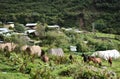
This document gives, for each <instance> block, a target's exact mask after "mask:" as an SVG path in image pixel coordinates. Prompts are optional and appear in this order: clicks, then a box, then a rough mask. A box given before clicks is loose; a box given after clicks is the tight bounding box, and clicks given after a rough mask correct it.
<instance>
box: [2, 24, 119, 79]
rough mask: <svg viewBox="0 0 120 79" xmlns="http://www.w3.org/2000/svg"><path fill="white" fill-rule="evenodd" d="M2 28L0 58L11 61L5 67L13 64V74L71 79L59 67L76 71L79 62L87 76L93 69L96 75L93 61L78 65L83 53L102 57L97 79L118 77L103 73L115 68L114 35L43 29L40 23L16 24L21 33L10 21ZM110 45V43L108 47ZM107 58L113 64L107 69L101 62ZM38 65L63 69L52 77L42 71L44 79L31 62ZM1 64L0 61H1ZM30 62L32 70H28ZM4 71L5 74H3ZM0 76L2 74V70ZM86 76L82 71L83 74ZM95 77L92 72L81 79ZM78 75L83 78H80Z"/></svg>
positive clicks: (51, 27) (33, 77) (57, 28)
mask: <svg viewBox="0 0 120 79" xmlns="http://www.w3.org/2000/svg"><path fill="white" fill-rule="evenodd" d="M2 25H3V26H4V27H1V28H0V35H1V40H0V41H1V43H0V48H1V56H5V60H6V58H8V60H7V61H9V62H11V63H9V64H12V63H13V65H14V66H18V67H17V68H15V67H13V69H14V68H15V70H14V72H16V71H17V72H20V73H22V74H26V75H27V76H29V74H30V73H33V76H29V77H32V79H37V78H38V79H41V78H50V79H52V78H55V77H57V76H60V75H59V74H61V76H63V79H64V77H66V76H68V75H70V76H69V77H66V78H70V79H71V78H74V77H75V76H71V75H72V74H73V72H75V71H70V70H69V69H68V70H66V69H64V68H65V67H63V66H64V64H68V65H69V64H70V63H71V66H72V67H71V68H76V67H75V66H78V65H77V64H76V62H77V63H78V64H79V65H80V63H82V64H83V65H84V66H85V69H86V68H89V67H90V68H89V69H90V71H91V72H90V73H93V72H94V70H96V72H97V73H98V68H99V67H98V66H96V65H94V62H93V63H92V62H90V66H87V65H85V64H84V63H83V62H82V61H83V60H84V56H83V58H82V56H81V55H82V54H86V56H87V55H88V56H90V55H91V56H94V57H100V58H102V61H103V63H102V66H101V67H100V72H99V73H101V72H102V71H105V72H106V73H104V74H100V75H99V76H96V77H97V79H100V76H101V77H105V78H109V77H111V78H117V76H116V75H119V74H117V73H115V72H118V71H114V70H113V71H109V70H108V71H106V69H108V68H111V66H112V67H113V68H114V67H116V65H115V62H116V63H117V62H119V58H120V53H119V45H120V42H119V40H118V39H116V37H115V35H112V34H111V35H109V34H102V33H101V34H100V33H97V32H88V31H84V30H82V31H80V30H79V29H77V28H63V27H60V26H59V25H46V26H43V25H42V24H41V23H27V24H26V25H23V24H17V26H18V27H20V28H22V30H21V29H17V30H16V24H14V22H8V23H7V24H2ZM23 28H24V29H23ZM113 39H114V40H113ZM111 42H113V43H112V44H111ZM116 43H117V44H116ZM115 45H116V46H115ZM20 52H21V53H20ZM24 52H26V53H24ZM109 57H111V58H112V60H113V63H110V66H109V64H106V63H105V62H106V61H108V60H109ZM0 58H1V57H0ZM11 58H12V59H11ZM18 58H19V59H18ZM1 59H2V60H3V58H1ZM16 59H18V60H16ZM73 59H74V60H73ZM28 60H30V61H28ZM79 60H80V61H79ZM112 60H111V62H112ZM56 61H57V62H56ZM38 62H39V63H42V66H43V68H44V67H45V65H48V66H49V67H53V66H51V65H50V64H54V65H56V67H57V66H58V67H59V66H62V65H63V66H62V67H63V68H62V71H61V72H58V73H56V76H53V74H51V75H49V73H47V72H46V71H44V72H45V73H46V74H47V75H49V76H50V77H49V76H48V77H47V76H46V75H45V74H42V71H41V70H40V71H36V68H35V67H37V66H35V65H34V64H33V63H36V65H39V64H38ZM51 62H53V63H51ZM84 62H86V61H84ZM1 63H3V62H2V61H1ZM30 63H31V65H32V67H29V65H30ZM25 64H26V65H25ZM81 67H82V66H81ZM3 68H4V67H3ZM38 68H39V67H38ZM67 68H69V66H67ZM31 69H32V70H31ZM34 70H35V71H34ZM49 71H51V70H49ZM84 71H86V70H84V69H83V72H84ZM4 72H5V73H8V72H7V71H4ZM36 72H39V73H36ZM54 72H56V69H54V70H53V73H54ZM76 72H79V71H76ZM76 72H75V73H76ZM1 73H2V74H4V73H3V70H2V72H1ZM90 73H88V71H86V75H87V74H90ZM95 74H96V73H95V72H94V73H93V74H91V75H89V76H86V77H85V78H90V77H95ZM112 74H113V76H112ZM74 75H76V74H74ZM107 75H111V76H107ZM80 76H81V77H82V76H83V77H84V75H80ZM3 77H4V76H3ZM78 77H79V76H78ZM13 78H14V76H13ZM16 78H17V77H16ZM27 78H28V77H27ZM76 78H77V76H76ZM76 78H75V79H76ZM118 78H119V76H118ZM18 79H19V78H18ZM90 79H91V78H90Z"/></svg>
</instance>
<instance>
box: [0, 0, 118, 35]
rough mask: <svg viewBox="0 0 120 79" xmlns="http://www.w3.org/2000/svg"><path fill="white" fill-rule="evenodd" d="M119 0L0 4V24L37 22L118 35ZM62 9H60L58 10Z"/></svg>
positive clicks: (12, 0) (7, 0)
mask: <svg viewBox="0 0 120 79" xmlns="http://www.w3.org/2000/svg"><path fill="white" fill-rule="evenodd" d="M119 4H120V1H119V0H110V1H109V0H0V17H1V18H0V21H2V22H6V21H14V22H19V23H23V24H26V23H28V22H37V21H39V22H41V23H43V24H44V23H47V24H58V25H60V26H62V27H79V29H85V30H89V31H91V30H92V23H94V26H95V29H96V30H98V31H100V32H105V33H114V34H120V31H119V30H120V25H119V21H120V19H119V18H120V15H119V14H120V11H119V8H120V6H119ZM61 5H62V6H61Z"/></svg>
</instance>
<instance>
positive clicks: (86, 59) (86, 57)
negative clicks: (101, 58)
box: [82, 53, 88, 62]
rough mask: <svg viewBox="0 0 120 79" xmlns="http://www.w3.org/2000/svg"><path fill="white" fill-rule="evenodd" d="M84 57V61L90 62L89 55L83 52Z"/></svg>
mask: <svg viewBox="0 0 120 79" xmlns="http://www.w3.org/2000/svg"><path fill="white" fill-rule="evenodd" d="M82 57H83V61H84V62H88V55H86V54H84V53H83V54H82Z"/></svg>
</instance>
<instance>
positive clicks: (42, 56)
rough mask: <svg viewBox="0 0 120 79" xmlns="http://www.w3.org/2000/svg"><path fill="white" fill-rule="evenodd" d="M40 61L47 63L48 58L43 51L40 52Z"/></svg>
mask: <svg viewBox="0 0 120 79" xmlns="http://www.w3.org/2000/svg"><path fill="white" fill-rule="evenodd" d="M41 60H42V61H43V62H45V63H46V62H48V61H49V57H48V56H47V55H45V51H43V50H41Z"/></svg>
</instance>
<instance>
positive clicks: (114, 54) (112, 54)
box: [92, 49, 120, 60]
mask: <svg viewBox="0 0 120 79" xmlns="http://www.w3.org/2000/svg"><path fill="white" fill-rule="evenodd" d="M92 56H98V57H101V58H103V59H105V60H108V58H109V57H112V58H114V59H117V58H120V53H119V51H117V50H116V49H114V50H105V51H96V52H94V53H93V54H92Z"/></svg>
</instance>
